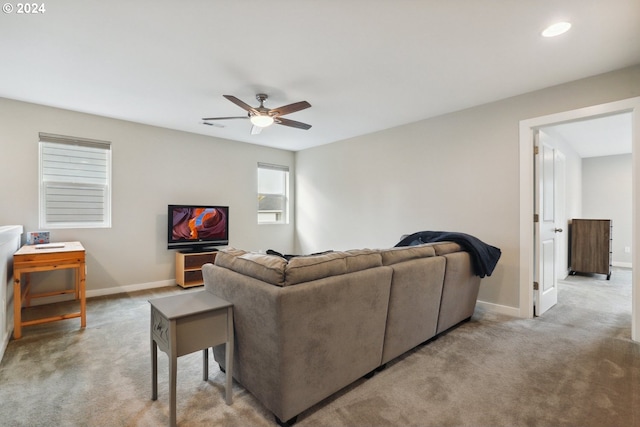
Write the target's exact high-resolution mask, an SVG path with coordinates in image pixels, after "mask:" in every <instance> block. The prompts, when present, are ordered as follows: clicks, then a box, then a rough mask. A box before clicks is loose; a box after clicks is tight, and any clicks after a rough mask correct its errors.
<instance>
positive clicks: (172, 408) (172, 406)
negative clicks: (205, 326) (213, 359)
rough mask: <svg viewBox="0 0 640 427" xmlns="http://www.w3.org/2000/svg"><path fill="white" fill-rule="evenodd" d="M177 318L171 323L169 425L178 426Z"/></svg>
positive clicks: (171, 426)
mask: <svg viewBox="0 0 640 427" xmlns="http://www.w3.org/2000/svg"><path fill="white" fill-rule="evenodd" d="M177 329H178V328H177V325H176V320H175V319H172V320H171V321H170V323H169V354H167V356H169V426H170V427H176V382H177V381H176V380H177V374H178V336H177Z"/></svg>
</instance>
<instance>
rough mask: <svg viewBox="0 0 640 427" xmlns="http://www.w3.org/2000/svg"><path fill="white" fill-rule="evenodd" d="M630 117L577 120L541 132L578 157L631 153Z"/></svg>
mask: <svg viewBox="0 0 640 427" xmlns="http://www.w3.org/2000/svg"><path fill="white" fill-rule="evenodd" d="M632 126H633V124H632V118H631V113H622V114H616V115H611V116H605V117H596V118H591V119H588V120H579V121H574V122H570V123H563V124H559V125H553V126H549V127H545V128H543V130H544V131H545V132H547V133H548V134H549V135H551V136H553V137H555V138H560V139H561V140H563V141H565V142H567V143H568V144H569V145H570V146H571V147H572V148H573V149H574V150H575V151H576V152H577V153H578V155H579V156H580V157H583V158H584V157H601V156H613V155H616V154H629V153H631V146H632V141H631V129H632Z"/></svg>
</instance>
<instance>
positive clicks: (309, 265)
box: [284, 252, 347, 286]
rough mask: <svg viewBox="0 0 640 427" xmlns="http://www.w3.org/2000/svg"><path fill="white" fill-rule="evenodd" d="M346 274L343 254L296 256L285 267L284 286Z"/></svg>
mask: <svg viewBox="0 0 640 427" xmlns="http://www.w3.org/2000/svg"><path fill="white" fill-rule="evenodd" d="M346 272H347V263H346V261H345V255H344V252H329V253H326V254H323V255H308V256H297V257H295V258H292V259H291V260H290V261H289V262H288V263H287V265H286V267H285V278H286V279H285V283H284V286H290V285H295V284H297V283H302V282H309V281H311V280H316V279H323V278H325V277H329V276H336V275H338V274H344V273H346Z"/></svg>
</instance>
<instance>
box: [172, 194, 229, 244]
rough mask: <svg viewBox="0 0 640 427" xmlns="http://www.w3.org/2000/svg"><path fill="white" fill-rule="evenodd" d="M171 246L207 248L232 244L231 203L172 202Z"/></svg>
mask: <svg viewBox="0 0 640 427" xmlns="http://www.w3.org/2000/svg"><path fill="white" fill-rule="evenodd" d="M167 223H168V226H169V227H168V238H167V247H168V249H186V250H199V249H200V250H205V249H207V248H208V247H212V246H221V245H227V244H229V207H228V206H205V205H169V209H168V218H167Z"/></svg>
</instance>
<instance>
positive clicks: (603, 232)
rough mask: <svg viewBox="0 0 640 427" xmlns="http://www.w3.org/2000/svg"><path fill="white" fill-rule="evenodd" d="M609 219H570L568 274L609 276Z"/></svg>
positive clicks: (610, 224) (610, 225)
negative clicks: (569, 262)
mask: <svg viewBox="0 0 640 427" xmlns="http://www.w3.org/2000/svg"><path fill="white" fill-rule="evenodd" d="M611 227H612V223H611V220H610V219H573V220H572V221H571V252H570V255H571V266H570V274H575V273H576V272H580V273H597V274H606V275H607V280H609V279H610V278H611V234H612V230H611Z"/></svg>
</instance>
